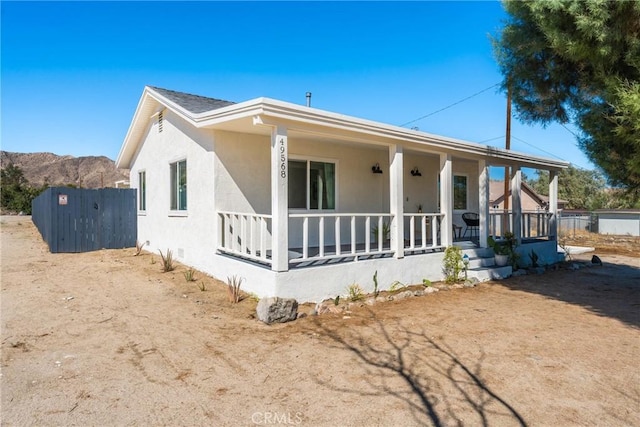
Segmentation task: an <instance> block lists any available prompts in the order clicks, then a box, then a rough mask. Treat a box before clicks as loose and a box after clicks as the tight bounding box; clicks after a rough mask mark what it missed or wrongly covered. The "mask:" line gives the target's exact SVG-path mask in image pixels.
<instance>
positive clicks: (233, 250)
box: [216, 117, 557, 273]
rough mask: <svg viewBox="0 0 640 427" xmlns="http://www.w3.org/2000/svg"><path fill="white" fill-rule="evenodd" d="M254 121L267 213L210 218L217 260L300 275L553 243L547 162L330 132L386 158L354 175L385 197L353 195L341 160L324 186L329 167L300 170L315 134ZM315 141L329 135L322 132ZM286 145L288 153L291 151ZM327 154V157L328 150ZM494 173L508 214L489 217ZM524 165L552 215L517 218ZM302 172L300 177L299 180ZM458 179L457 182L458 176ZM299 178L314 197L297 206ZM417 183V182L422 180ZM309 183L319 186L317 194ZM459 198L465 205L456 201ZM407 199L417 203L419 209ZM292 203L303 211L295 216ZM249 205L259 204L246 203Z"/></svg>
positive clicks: (553, 199) (553, 184)
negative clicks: (509, 235)
mask: <svg viewBox="0 0 640 427" xmlns="http://www.w3.org/2000/svg"><path fill="white" fill-rule="evenodd" d="M254 123H255V124H257V125H259V126H264V127H268V128H269V129H270V148H269V153H270V155H269V157H268V158H267V157H266V156H265V157H264V158H263V161H265V162H268V171H269V180H270V190H271V191H270V196H271V197H270V208H271V211H270V212H269V213H255V212H247V211H242V210H235V209H224V210H222V209H221V210H217V212H216V217H217V222H218V227H217V228H218V241H217V250H218V252H219V253H220V254H224V255H228V256H231V257H234V258H237V259H241V260H244V261H247V262H251V263H255V264H257V265H259V266H262V267H267V268H269V269H271V270H272V271H274V272H278V273H285V272H288V271H290V270H291V269H296V268H300V267H320V266H324V265H335V264H338V263H352V262H358V261H363V260H380V261H382V260H384V262H392V261H393V260H394V259H396V260H397V259H403V258H405V257H414V256H423V257H425V256H429V255H432V254H434V253H440V252H442V251H443V250H444V249H445V248H446V247H448V246H451V245H454V244H456V245H458V246H461V247H463V248H486V247H487V237H488V236H501V235H503V234H504V233H505V231H511V232H513V234H514V235H515V237H516V239H517V241H518V243H519V244H528V243H532V242H540V241H553V242H554V248H555V240H556V229H557V226H556V224H557V221H556V218H557V208H556V207H557V174H556V172H555V171H556V170H557V169H554V168H551V167H549V164H547V163H545V162H540V161H537V160H536V159H527V158H523V157H522V156H513V155H512V154H511V153H510V152H507V151H505V150H497V149H487V147H483V148H485V150H480V151H481V152H482V153H478V152H474V151H473V150H469V147H468V146H465V145H464V144H458V145H457V146H453V145H451V146H449V148H450V150H448V151H446V152H442V151H441V152H438V151H437V149H436V147H434V146H433V145H427V144H421V143H419V142H417V141H413V140H407V139H403V140H401V141H393V140H390V139H389V138H384V140H383V141H384V142H383V141H381V140H379V139H376V138H370V137H367V138H363V139H362V140H354V138H353V137H352V136H351V137H350V138H348V139H344V138H345V137H344V135H342V134H340V133H337V134H336V133H335V132H331V133H330V134H329V135H330V136H329V138H331V139H332V144H333V143H335V141H336V140H337V141H338V143H339V144H341V145H348V146H349V147H350V148H351V149H353V150H362V152H363V153H365V152H366V150H368V151H369V152H371V151H374V154H373V155H371V156H370V157H375V158H379V157H380V155H381V154H382V155H384V156H385V157H387V159H380V161H376V162H375V164H373V165H371V170H367V171H365V172H366V174H360V175H358V178H359V179H360V180H378V181H379V185H380V188H383V189H385V190H386V191H385V192H384V194H385V195H384V196H380V194H382V192H379V193H380V194H375V195H372V194H370V192H369V193H368V192H366V191H361V192H358V190H357V188H359V185H358V183H357V182H353V180H351V181H350V180H348V179H342V180H341V179H339V178H340V177H341V176H343V175H344V174H343V175H340V174H339V173H338V169H339V168H344V167H346V166H345V164H344V161H343V163H339V162H338V161H336V162H335V166H332V168H335V171H334V169H330V170H332V171H333V172H332V173H333V175H331V177H330V178H327V177H326V176H325V177H324V178H323V177H322V175H323V173H324V174H327V172H326V170H329V168H328V167H327V166H326V165H327V164H329V163H328V162H325V163H323V162H321V161H316V162H315V164H314V161H307V162H306V163H305V162H302V161H301V160H300V159H301V158H302V156H301V155H300V153H301V152H304V149H303V148H304V147H305V146H306V145H311V143H312V142H313V140H314V138H313V137H312V136H309V135H307V134H305V135H304V136H303V137H302V138H301V134H300V132H299V131H298V130H297V128H296V127H291V126H286V125H284V124H277V123H273V122H271V121H267V120H265V119H264V118H260V117H256V118H254ZM267 123H271V124H267ZM322 138H323V139H326V138H328V136H327V135H326V134H322ZM467 144H468V143H467ZM290 146H293V147H294V150H290ZM328 147H329V148H328V150H331V145H329V146H328ZM477 147H481V146H476V145H475V144H474V148H477ZM439 148H440V149H442V148H443V147H439ZM291 151H293V152H291ZM461 151H462V152H461ZM331 155H332V154H329V153H326V152H322V153H321V155H320V156H318V155H316V156H315V157H313V158H314V159H318V158H320V159H321V160H323V159H326V158H327V157H330V156H331ZM363 156H365V155H364V154H363ZM376 156H377V157H376ZM365 157H366V156H365ZM514 157H516V158H514ZM295 163H298V165H297V164H295ZM354 163H355V162H354ZM300 164H301V165H300ZM317 165H320V166H317ZM492 165H493V166H500V167H504V166H506V167H509V168H510V170H511V174H510V176H511V183H510V185H511V189H512V194H513V209H511V210H508V211H492V210H491V209H490V208H491V207H490V206H489V179H490V178H489V167H490V166H492ZM524 166H528V167H537V168H539V169H543V168H545V167H546V168H547V170H550V171H551V180H550V185H549V193H550V195H551V196H550V209H549V211H542V212H525V211H522V209H521V205H520V194H521V167H524ZM554 166H557V165H554ZM368 167H369V166H367V168H368ZM295 168H298V169H300V170H296V169H295ZM304 168H306V169H305V170H306V175H305V174H304V172H300V171H301V170H303V169H304ZM314 168H316V169H317V170H314ZM323 168H324V169H323ZM227 169H229V170H232V168H227ZM421 170H422V172H420V171H421ZM427 171H430V172H431V174H430V175H429V174H428V173H427ZM456 171H457V172H456ZM460 171H463V172H464V174H457V173H460ZM296 174H302V175H301V176H302V177H303V178H302V179H300V180H301V181H304V182H306V184H304V186H303V187H304V188H303V190H300V191H307V190H308V192H309V193H311V194H307V195H306V200H305V199H304V198H302V200H301V201H296V196H293V197H292V194H291V193H292V192H293V191H295V192H296V194H298V191H299V190H298V187H296V186H295V185H294V186H292V184H291V182H290V179H292V176H293V177H294V178H293V179H295V178H296ZM314 174H315V176H314ZM416 175H418V177H422V181H419V180H418V179H417V177H416ZM423 175H424V177H423ZM458 177H463V178H464V179H459V178H458ZM298 178H299V177H298ZM232 179H233V177H232ZM314 179H317V183H318V185H316V186H315V187H314V185H313V183H314V181H313V180H314ZM345 181H346V182H345ZM332 185H333V187H332ZM376 185H377V184H376ZM349 187H355V188H356V190H353V189H352V188H349ZM385 187H386V188H385ZM348 188H349V189H348ZM425 188H427V190H424V189H425ZM305 189H307V190H305ZM347 189H348V190H347ZM462 190H464V197H461V196H460V194H462V193H461V191H462ZM316 192H317V194H315V193H316ZM417 192H418V193H419V194H421V195H426V196H422V197H423V198H422V199H421V198H420V196H416V194H417ZM340 193H349V195H353V197H357V198H355V199H354V198H350V200H349V201H350V204H349V206H350V207H354V206H355V207H358V206H363V207H367V206H371V202H370V201H371V199H372V198H375V197H378V198H381V199H385V200H384V202H383V204H386V205H387V209H381V210H380V211H366V210H365V211H361V212H360V211H355V212H354V210H353V209H350V210H348V211H346V212H341V210H342V209H341V206H340V205H341V204H340V203H338V201H339V200H340V198H339V197H338V194H340ZM327 194H329V196H327ZM248 196H249V195H246V197H248ZM314 197H315V199H314ZM425 197H426V198H425ZM414 200H419V201H420V203H419V204H418V205H416V204H415V203H413V201H414ZM292 201H293V202H292ZM295 203H300V204H299V205H295V207H293V208H292V204H295ZM342 204H343V205H346V204H347V203H344V202H343V203H342ZM248 205H251V206H253V205H256V203H252V202H251V201H249V203H248ZM423 210H424V212H423ZM464 212H473V213H475V214H476V215H477V223H476V224H475V225H469V224H467V223H465V222H464V221H463V220H462V214H463V213H464Z"/></svg>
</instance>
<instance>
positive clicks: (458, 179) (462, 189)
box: [453, 175, 467, 210]
mask: <svg viewBox="0 0 640 427" xmlns="http://www.w3.org/2000/svg"><path fill="white" fill-rule="evenodd" d="M453 209H456V210H466V209H467V177H466V176H462V175H454V176H453Z"/></svg>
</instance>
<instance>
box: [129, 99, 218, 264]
mask: <svg viewBox="0 0 640 427" xmlns="http://www.w3.org/2000/svg"><path fill="white" fill-rule="evenodd" d="M144 139H145V142H144V143H143V144H141V148H140V149H139V151H138V153H137V154H136V155H135V158H134V160H133V162H132V166H131V172H130V180H131V186H132V187H134V188H138V187H139V183H138V172H140V171H141V170H144V171H146V180H147V210H146V212H144V213H143V212H141V213H139V215H138V240H139V241H141V242H145V241H149V245H148V246H146V247H145V250H148V251H151V252H154V253H156V254H157V253H158V250H162V251H163V252H166V250H167V249H171V251H172V252H173V254H174V257H176V258H177V259H178V260H179V261H181V262H184V263H186V264H189V265H191V266H194V267H195V268H198V269H202V270H204V271H206V270H207V266H208V265H209V263H210V258H211V255H212V254H213V251H214V250H215V245H214V239H213V238H214V224H215V222H214V221H213V216H214V212H215V209H214V198H213V188H214V186H213V184H214V180H213V176H214V154H213V133H212V132H210V131H205V130H197V129H193V128H192V127H190V126H188V125H187V124H186V123H185V122H184V121H183V120H182V119H180V118H179V117H178V116H176V115H175V114H172V113H171V112H170V111H168V110H165V111H164V118H163V131H162V132H161V133H159V132H158V125H157V122H154V123H153V124H152V125H151V126H150V127H149V129H148V130H147V133H146V136H145V137H144ZM181 159H186V160H187V208H188V210H187V212H186V213H185V214H182V213H181V216H175V215H172V213H171V212H170V209H169V207H170V204H169V203H170V193H169V186H170V184H169V183H170V170H169V165H170V163H172V162H175V161H177V160H181Z"/></svg>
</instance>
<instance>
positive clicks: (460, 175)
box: [451, 173, 469, 213]
mask: <svg viewBox="0 0 640 427" xmlns="http://www.w3.org/2000/svg"><path fill="white" fill-rule="evenodd" d="M457 176H459V177H463V178H464V179H465V180H466V181H467V185H466V188H465V189H466V194H465V200H464V204H465V207H464V208H463V209H456V206H455V204H456V177H457ZM451 193H452V194H451V199H452V202H453V211H454V212H456V213H460V212H463V213H464V212H467V211H468V210H469V174H466V173H454V174H453V178H452V182H451Z"/></svg>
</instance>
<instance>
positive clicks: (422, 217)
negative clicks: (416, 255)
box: [404, 213, 444, 252]
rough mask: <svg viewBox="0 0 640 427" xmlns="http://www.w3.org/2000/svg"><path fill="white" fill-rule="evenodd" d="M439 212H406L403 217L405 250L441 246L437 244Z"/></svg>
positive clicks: (439, 221) (440, 215)
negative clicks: (405, 236)
mask: <svg viewBox="0 0 640 427" xmlns="http://www.w3.org/2000/svg"><path fill="white" fill-rule="evenodd" d="M443 216H444V214H441V213H406V214H404V218H405V235H407V234H408V237H409V238H408V239H407V240H405V243H404V250H405V252H413V251H421V250H425V249H435V248H439V247H441V245H439V244H438V238H439V236H440V233H439V230H440V223H441V221H442V218H443Z"/></svg>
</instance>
